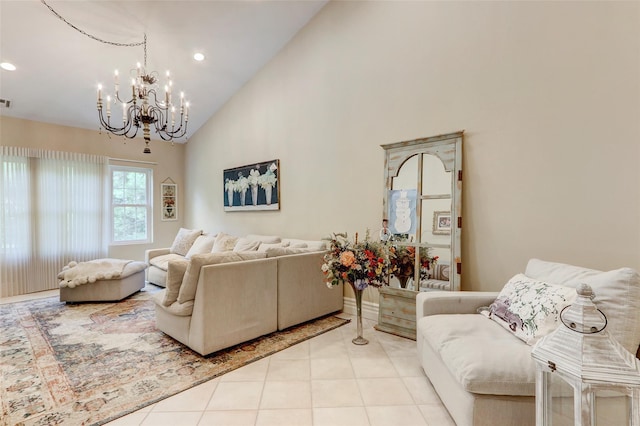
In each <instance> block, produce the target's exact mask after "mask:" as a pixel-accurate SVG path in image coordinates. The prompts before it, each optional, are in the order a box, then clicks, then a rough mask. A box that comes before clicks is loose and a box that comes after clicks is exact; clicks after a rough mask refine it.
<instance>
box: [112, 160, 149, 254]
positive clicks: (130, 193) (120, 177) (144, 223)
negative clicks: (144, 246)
mask: <svg viewBox="0 0 640 426" xmlns="http://www.w3.org/2000/svg"><path fill="white" fill-rule="evenodd" d="M110 169H111V242H112V243H113V244H130V243H149V242H151V218H152V215H151V202H152V197H151V179H152V172H151V169H144V168H138V167H122V166H111V167H110Z"/></svg>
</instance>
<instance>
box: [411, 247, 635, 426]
mask: <svg viewBox="0 0 640 426" xmlns="http://www.w3.org/2000/svg"><path fill="white" fill-rule="evenodd" d="M524 276H525V278H527V277H528V278H530V279H532V280H539V281H544V282H546V283H549V284H553V285H560V286H568V287H572V288H573V289H575V287H577V285H578V284H580V283H586V284H588V285H590V286H591V287H592V289H593V291H594V293H595V298H594V303H596V305H597V307H598V308H599V309H600V310H601V311H603V312H604V313H605V314H606V315H607V317H608V321H609V323H608V326H607V330H608V331H609V333H610V334H611V335H612V336H613V337H614V338H615V339H617V340H618V342H620V343H621V344H622V346H624V347H625V348H626V349H627V350H628V351H630V352H631V353H640V352H637V351H638V350H639V345H640V276H639V275H638V273H637V272H636V271H634V270H632V269H629V268H621V269H618V270H614V271H608V272H602V271H596V270H591V269H586V268H581V267H577V266H571V265H566V264H561V263H553V262H545V261H541V260H538V259H531V260H530V261H529V263H528V264H527V268H526V270H525V273H524ZM514 278H515V277H514ZM500 294H504V293H503V292H500V293H499V292H453V293H452V292H423V293H419V294H418V295H417V298H416V316H417V348H418V356H419V360H420V364H421V365H422V368H423V369H424V371H425V373H426V375H427V377H428V378H429V380H430V381H431V383H432V384H433V386H434V388H435V390H436V391H437V393H438V395H439V396H440V399H441V400H442V402H443V403H444V405H445V406H446V408H447V410H448V411H449V413H450V414H451V417H452V418H453V419H454V420H455V422H456V424H457V425H458V426H466V425H475V426H479V425H501V426H509V425H514V426H516V425H517V426H521V425H534V424H535V364H534V361H533V360H532V358H531V349H532V346H531V345H530V344H527V343H525V341H523V340H521V339H520V338H518V337H516V335H515V334H514V333H513V332H511V331H509V330H508V329H507V328H508V326H507V328H505V327H504V326H502V325H500V324H499V320H493V319H490V318H487V316H486V315H481V314H479V313H477V311H478V309H479V308H482V307H488V306H489V305H490V304H492V303H493V302H494V301H495V300H496V298H497V297H498V296H499V295H500ZM609 402H611V403H613V401H606V402H605V403H604V404H605V405H604V407H602V408H603V409H602V410H600V411H601V412H599V414H601V415H603V416H609V417H606V424H619V423H616V421H617V419H613V418H612V417H611V416H615V415H621V414H624V410H618V409H615V410H614V409H609V410H607V405H606V404H608V403H609ZM609 405H611V404H609ZM599 409H600V407H599ZM599 424H600V423H599Z"/></svg>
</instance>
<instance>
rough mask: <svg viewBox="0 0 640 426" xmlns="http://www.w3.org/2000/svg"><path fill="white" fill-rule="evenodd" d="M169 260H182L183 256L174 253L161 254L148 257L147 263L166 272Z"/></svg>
mask: <svg viewBox="0 0 640 426" xmlns="http://www.w3.org/2000/svg"><path fill="white" fill-rule="evenodd" d="M171 260H184V256H181V255H179V254H174V253H169V254H163V255H160V256H156V257H152V258H151V259H149V264H150V265H151V266H155V267H156V268H160V269H162V270H163V271H165V272H166V271H167V269H168V268H169V261H171Z"/></svg>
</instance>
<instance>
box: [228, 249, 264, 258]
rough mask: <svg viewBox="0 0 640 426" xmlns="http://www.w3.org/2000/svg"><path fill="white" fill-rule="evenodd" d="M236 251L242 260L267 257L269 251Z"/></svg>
mask: <svg viewBox="0 0 640 426" xmlns="http://www.w3.org/2000/svg"><path fill="white" fill-rule="evenodd" d="M234 253H235V254H237V255H238V256H240V258H241V259H242V260H256V259H266V258H267V253H261V252H258V251H238V252H234Z"/></svg>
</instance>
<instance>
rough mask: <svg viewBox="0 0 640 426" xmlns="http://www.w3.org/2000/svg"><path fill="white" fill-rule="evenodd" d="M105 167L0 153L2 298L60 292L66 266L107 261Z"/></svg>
mask: <svg viewBox="0 0 640 426" xmlns="http://www.w3.org/2000/svg"><path fill="white" fill-rule="evenodd" d="M107 161H108V159H107V158H106V157H103V156H97V155H87V154H81V153H73V152H59V151H48V150H41V149H35V148H23V147H10V146H0V283H2V285H0V297H5V296H15V295H19V294H26V293H33V292H36V291H43V290H49V289H53V288H59V283H58V279H57V278H56V276H57V275H58V272H60V270H61V269H62V267H64V266H65V265H67V264H68V263H69V262H70V261H72V260H73V261H76V262H83V261H86V260H91V259H98V258H102V257H105V256H106V255H107V253H108V251H107V249H108V246H107V242H108V235H107V232H106V230H107V227H106V226H105V223H106V221H107V218H108V214H107V209H106V208H105V200H106V199H107V198H108V197H107V195H106V188H107V176H108V174H107V172H108V169H107V165H108V163H107Z"/></svg>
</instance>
